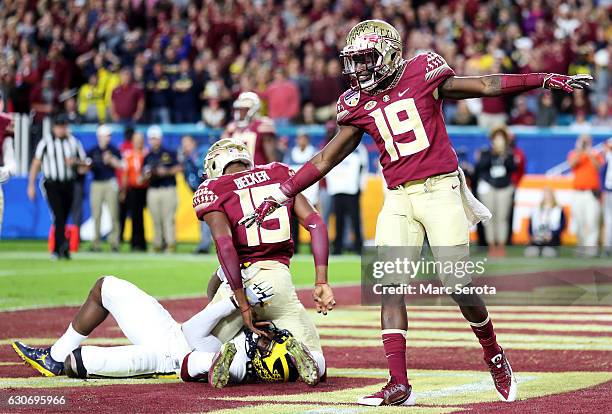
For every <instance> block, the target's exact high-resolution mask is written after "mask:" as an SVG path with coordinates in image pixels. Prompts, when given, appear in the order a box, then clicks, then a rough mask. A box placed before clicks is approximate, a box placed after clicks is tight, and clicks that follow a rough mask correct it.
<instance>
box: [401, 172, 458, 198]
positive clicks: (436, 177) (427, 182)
mask: <svg viewBox="0 0 612 414" xmlns="http://www.w3.org/2000/svg"><path fill="white" fill-rule="evenodd" d="M458 175H459V171H452V172H449V173H442V174H438V175H432V176H431V177H427V178H421V179H419V180H412V181H406V182H405V183H402V184H399V185H396V186H395V187H392V188H391V189H392V190H399V189H402V188H406V187H409V186H411V185H415V184H423V187H424V190H425V192H426V193H427V192H429V190H431V186H432V184H433V181H437V180H440V179H442V178H446V177H457V176H458Z"/></svg>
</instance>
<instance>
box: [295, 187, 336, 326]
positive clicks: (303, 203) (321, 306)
mask: <svg viewBox="0 0 612 414" xmlns="http://www.w3.org/2000/svg"><path fill="white" fill-rule="evenodd" d="M293 211H294V213H295V215H296V216H297V218H298V220H299V222H300V224H301V225H302V226H303V227H304V228H305V229H306V230H308V232H309V233H310V245H311V248H312V255H313V257H314V263H315V272H316V276H315V287H314V290H313V292H312V298H313V299H314V301H315V306H316V308H317V312H319V313H323V315H327V312H328V311H330V310H332V309H333V308H334V305H336V301H335V300H334V293H333V291H332V289H331V287H330V286H329V284H328V283H327V282H328V281H327V263H328V259H329V238H328V237H327V226H326V225H325V222H324V221H323V219H322V218H321V216H320V215H319V213H318V212H317V210H315V208H314V207H313V206H312V205H311V204H310V202H309V201H308V200H307V199H306V197H304V196H303V195H302V194H298V195H297V196H295V203H294V206H293Z"/></svg>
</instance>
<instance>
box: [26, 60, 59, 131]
mask: <svg viewBox="0 0 612 414" xmlns="http://www.w3.org/2000/svg"><path fill="white" fill-rule="evenodd" d="M52 82H53V72H51V71H47V72H45V73H44V75H43V77H42V82H41V83H40V84H37V85H34V86H33V88H32V91H31V93H30V105H31V107H32V110H33V111H34V122H42V120H43V118H45V117H47V116H50V115H51V114H52V113H53V110H54V108H55V107H56V105H57V100H58V93H57V92H56V91H55V89H53V85H52Z"/></svg>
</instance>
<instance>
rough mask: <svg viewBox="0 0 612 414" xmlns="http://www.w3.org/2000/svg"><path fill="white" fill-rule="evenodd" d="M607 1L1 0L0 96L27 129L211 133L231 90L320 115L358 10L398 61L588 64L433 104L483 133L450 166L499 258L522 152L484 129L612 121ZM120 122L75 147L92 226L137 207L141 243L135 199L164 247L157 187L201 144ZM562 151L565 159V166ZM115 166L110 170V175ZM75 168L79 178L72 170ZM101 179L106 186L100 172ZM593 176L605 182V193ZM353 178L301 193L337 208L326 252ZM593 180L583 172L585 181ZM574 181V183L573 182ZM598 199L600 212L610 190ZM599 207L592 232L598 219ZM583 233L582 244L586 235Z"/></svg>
mask: <svg viewBox="0 0 612 414" xmlns="http://www.w3.org/2000/svg"><path fill="white" fill-rule="evenodd" d="M611 11H612V8H611V5H610V3H609V2H606V1H578V0H567V1H561V0H551V1H537V0H535V1H524V0H518V1H508V0H489V1H475V0H451V1H413V2H410V1H394V0H386V1H374V0H358V1H350V0H338V1H331V0H313V1H287V0H285V1H282V0H277V1H273V0H267V1H265V0H262V1H245V0H234V1H226V2H218V1H210V0H204V1H189V0H175V1H164V0H108V1H102V0H93V1H83V0H67V1H62V0H41V1H34V0H6V1H4V2H3V6H2V8H1V9H0V100H2V101H3V104H4V108H6V110H7V111H8V112H17V113H25V114H30V115H31V119H32V120H33V122H34V124H35V125H34V128H33V132H34V134H36V131H37V128H36V124H37V123H40V121H42V120H43V119H44V118H45V117H47V116H52V115H57V113H60V114H61V115H62V116H63V118H62V119H63V120H62V121H61V122H63V123H68V124H79V123H95V124H105V123H118V124H123V126H125V127H126V130H127V131H132V129H131V128H130V127H131V126H133V125H134V124H137V123H138V124H145V123H151V124H166V123H201V124H203V125H206V126H208V127H213V128H223V127H225V126H226V125H227V123H228V122H229V121H231V120H232V117H233V115H232V103H233V102H234V101H235V99H236V97H237V96H238V95H239V94H240V93H241V92H244V91H255V92H257V94H258V95H259V97H260V98H261V100H262V103H263V106H262V111H261V112H262V115H267V116H269V117H270V118H272V119H273V121H274V123H275V124H276V125H277V126H283V125H287V124H289V123H293V124H323V123H327V125H329V124H330V123H331V124H333V121H332V120H333V119H334V117H335V112H336V100H337V98H338V96H339V95H340V94H341V93H342V92H343V91H344V90H345V89H346V88H347V83H346V79H345V78H344V76H343V75H342V73H341V72H342V70H341V64H340V61H339V59H338V52H339V50H340V49H341V48H342V46H343V45H344V41H345V36H346V33H347V32H348V30H349V29H350V27H352V26H353V25H354V24H355V23H357V22H358V21H360V20H362V19H367V18H378V19H384V20H386V21H388V22H390V23H391V24H393V25H394V26H395V27H397V28H398V29H399V31H400V33H401V34H402V37H403V38H404V39H406V44H405V46H404V48H405V50H406V53H405V55H406V56H413V55H415V54H417V53H419V52H420V51H423V50H435V51H437V52H438V53H440V54H441V55H442V56H443V57H444V58H445V59H446V60H447V62H448V64H449V66H451V67H452V68H454V70H455V71H456V73H457V74H461V75H478V74H486V73H496V72H506V73H527V72H538V71H541V72H557V73H568V74H577V73H589V74H591V75H593V77H594V82H593V83H592V86H591V88H590V89H588V90H584V91H583V90H578V91H576V92H575V93H573V94H570V95H568V94H563V93H556V92H551V91H549V90H544V89H538V90H534V91H532V92H530V93H527V94H524V95H521V96H518V97H511V98H505V97H490V98H482V99H470V100H466V101H452V100H447V101H446V102H445V105H444V111H445V119H446V122H447V123H449V124H454V125H480V126H482V127H485V128H488V129H490V130H491V131H492V132H491V136H490V137H491V147H490V148H487V149H484V150H483V151H482V152H481V154H480V155H479V157H478V158H477V164H476V165H474V166H472V167H471V168H470V166H468V165H465V163H464V165H463V167H464V169H465V170H466V171H471V172H472V178H473V179H474V180H473V183H474V187H473V189H474V192H475V193H476V194H477V195H478V196H479V197H480V198H481V199H482V201H483V202H484V203H485V204H486V205H487V206H488V207H489V208H490V209H491V210H492V211H493V212H494V217H495V219H494V220H493V221H492V222H491V223H489V224H488V225H486V226H485V227H484V229H483V230H482V232H481V235H480V236H481V239H482V240H483V241H486V242H487V244H488V245H489V246H490V247H491V253H492V254H497V255H503V254H504V253H503V246H504V245H505V244H506V242H507V241H508V239H509V237H510V233H511V231H510V229H511V228H512V224H511V220H512V217H513V214H512V207H513V199H514V190H515V188H516V186H517V184H518V181H520V178H521V176H522V174H523V173H524V171H525V164H526V160H525V157H524V153H522V151H520V149H519V148H517V147H516V144H515V142H514V139H513V137H512V135H511V134H509V133H508V131H507V130H506V129H504V128H501V129H496V127H499V126H504V125H537V126H554V125H570V128H575V129H576V130H577V131H581V132H582V131H584V130H586V129H587V128H588V127H589V126H608V127H612V116H611V111H612V88H611V87H610V75H611V74H610V72H611V70H610V68H611V65H610V53H612V45H611V42H610V38H611V37H612V25H610V15H611ZM54 119H57V118H54ZM330 128H331V129H330ZM330 128H328V130H329V131H328V132H329V133H331V132H332V131H333V127H330ZM40 130H42V129H38V131H40ZM132 132H133V131H132ZM132 132H129V133H128V134H127V135H126V136H127V137H128V139H126V143H125V145H124V147H122V148H114V147H112V145H111V146H110V147H108V148H107V146H108V145H109V144H108V142H106V141H107V138H108V134H109V130H108V129H105V128H102V129H99V130H98V141H99V146H98V147H97V148H94V149H93V150H92V151H93V152H91V153H88V154H87V159H90V160H93V162H94V164H93V166H87V168H88V169H89V170H91V171H92V175H93V181H94V186H95V188H96V191H93V192H92V194H91V204H92V207H93V210H94V219H95V221H96V222H98V225H99V221H100V214H101V205H102V204H104V203H107V204H108V203H111V204H113V206H114V205H115V203H119V207H118V208H114V207H112V208H111V209H110V210H111V213H112V216H113V217H112V222H113V232H112V237H110V238H109V241H110V243H111V245H112V246H111V247H112V248H113V249H116V248H117V247H118V246H117V244H118V240H119V237H120V236H119V235H121V234H122V233H123V230H122V227H123V224H122V223H123V222H124V221H125V216H126V214H129V215H131V216H132V221H133V226H134V218H135V217H136V223H135V227H133V230H136V231H135V232H134V231H133V233H132V234H133V240H132V248H133V249H134V250H142V249H145V248H146V243H145V241H144V229H143V224H142V210H143V209H144V208H145V206H147V207H148V208H149V210H150V211H151V212H152V215H153V216H155V217H154V221H155V240H154V242H153V245H154V248H155V250H160V251H161V250H163V249H166V250H169V251H173V250H174V248H175V239H174V237H175V235H174V232H175V230H174V222H173V220H168V219H167V218H168V217H169V216H173V213H172V212H173V211H175V210H176V205H170V204H172V203H170V204H169V205H165V204H166V203H165V201H167V200H169V197H166V195H167V193H168V191H174V190H173V188H174V186H175V180H174V174H176V173H177V172H178V171H180V170H182V171H183V172H184V174H185V176H186V179H187V181H188V183H189V185H190V187H191V188H192V189H194V190H195V188H197V185H198V184H199V176H200V173H201V171H199V167H198V166H199V165H201V159H202V151H203V150H204V149H205V148H204V149H203V148H199V150H198V148H197V143H195V142H194V141H193V139H191V138H190V137H185V138H184V139H183V141H182V145H181V148H180V150H179V151H178V154H177V153H175V152H174V151H172V150H170V149H165V148H163V147H161V146H160V145H161V139H162V136H161V130H160V129H159V128H157V129H155V128H153V129H150V130H149V131H148V133H147V136H146V139H145V137H144V136H143V135H141V134H139V133H136V134H134V136H133V137H132ZM283 138H284V137H281V139H279V140H277V158H278V159H279V160H283V161H285V162H287V163H289V164H291V165H294V166H299V165H300V164H301V163H303V162H304V161H305V160H307V159H308V158H309V156H310V155H311V154H312V153H313V152H314V151H315V148H314V147H313V146H312V145H311V144H310V143H309V142H308V136H306V135H302V136H300V137H298V139H296V146H295V147H293V148H288V146H287V140H286V139H283ZM156 140H157V142H156ZM584 140H585V139H584V138H581V141H580V142H581V143H582V142H583V141H584ZM147 141H148V144H149V145H148V146H147V145H146V144H145V143H146V142H147ZM147 147H148V148H147ZM577 150H579V151H578V152H579V153H580V156H581V159H582V158H584V156H586V155H584V150H583V149H582V144H580V145H577ZM363 151H364V149H363V148H360V149H359V151H358V152H356V153H355V154H354V157H352V158H351V159H350V160H352V161H350V160H349V162H347V164H346V165H344V166H343V168H345V169H346V171H351V173H350V175H351V176H355V177H359V176H360V175H361V173H362V172H363V171H367V160H366V161H363V159H364V157H363V154H362V152H363ZM610 153H612V152H610ZM105 154H106V155H105ZM155 154H157V155H155ZM459 156H460V158H462V154H461V153H460V151H459ZM147 157H148V161H147ZM463 157H464V158H465V154H463ZM573 157H574V156H573V155H572V156H570V157H569V159H570V166H571V167H572V168H574V169H575V167H576V163H575V162H574V161H573ZM598 157H599V158H602V157H601V156H598ZM599 158H598V159H599ZM593 159H595V158H593ZM162 160H164V161H163V162H162ZM586 160H587V161H589V160H591V158H589V157H587V159H586ZM119 161H121V165H122V166H123V169H119V170H118V171H119V172H117V171H115V170H116V166H117V165H118V164H117V163H118V162H119ZM606 165H607V164H606ZM364 166H365V168H364ZM83 168H85V166H84V167H83ZM593 168H595V170H597V174H593ZM601 168H606V167H604V166H603V163H602V162H599V163H598V164H597V165H594V166H591V170H590V173H589V174H590V175H589V180H590V181H589V185H588V190H589V191H592V190H595V188H591V187H595V184H594V178H593V177H594V176H595V175H597V176H598V177H599V175H600V174H599V172H600V170H601ZM340 170H341V169H339V170H338V171H340ZM502 171H503V173H501V172H502ZM338 174H339V173H338ZM338 174H336V175H338ZM611 174H612V173H611ZM341 175H342V174H339V175H338V176H339V177H340V181H342V177H341ZM604 177H607V173H604ZM610 177H612V175H610ZM76 179H77V183H76V188H77V189H78V186H79V184H78V180H79V179H80V180H81V186H82V174H81V175H79V176H78V177H77V178H76ZM115 179H117V180H118V183H119V184H120V185H119V187H118V188H117V186H116V185H114V184H113V185H111V184H110V183H109V180H115ZM598 180H599V178H598ZM608 180H609V179H608V178H605V180H604V181H605V189H606V190H607V189H608V187H609V188H610V189H612V184H610V183H609V182H608ZM608 184H609V185H608ZM362 185H363V180H361V179H357V180H356V181H355V182H352V183H350V185H348V184H347V183H346V182H344V181H342V188H341V189H339V190H338V189H337V188H336V187H337V186H335V185H334V175H333V174H330V176H328V177H327V179H326V183H325V184H323V185H322V186H321V189H320V190H321V191H320V194H318V195H317V196H316V197H314V200H315V201H319V202H320V207H321V208H322V209H323V214H324V216H325V218H326V219H327V218H328V217H329V214H330V211H331V210H332V207H331V206H332V205H333V210H334V213H335V214H336V215H342V216H344V217H345V220H346V221H345V220H341V221H340V222H338V224H337V228H336V231H337V232H338V233H339V234H341V235H342V237H340V238H339V240H340V241H336V244H335V245H334V253H340V252H341V251H342V250H343V249H345V248H350V249H351V250H354V251H356V252H359V251H360V249H361V244H362V240H361V234H360V233H361V229H360V224H359V222H360V220H359V219H358V218H359V216H360V212H359V210H358V208H357V207H358V203H355V202H354V200H355V197H358V196H359V194H360V191H361V188H362ZM347 186H348V187H350V191H349V190H347V189H346V188H345V187H347ZM601 186H602V182H601V181H597V185H596V187H597V191H599V189H600V188H601ZM147 187H148V188H147ZM582 187H583V185H582V184H576V189H578V190H580V191H582V190H583V188H582ZM81 188H82V187H81ZM77 193H78V191H77ZM81 193H82V190H81ZM109 194H110V195H109ZM606 194H607V193H606ZM583 198H584V200H583V203H582V205H583V207H580V209H579V210H576V211H583V212H585V211H586V210H585V209H589V210H588V211H595V210H593V209H595V204H593V199H592V198H590V197H587V195H586V194H585V195H584V197H583ZM155 199H158V200H159V202H156V201H155ZM332 199H333V200H334V201H333V202H332V201H331V200H332ZM544 199H545V202H544V203H543V206H544V205H545V206H547V207H546V208H549V207H550V208H553V207H556V202H555V201H554V194H553V193H551V192H547V193H546V196H545V197H544ZM604 199H605V200H606V202H607V203H608V204H609V205H610V207H609V208H610V210H611V211H612V198H610V197H607V198H605V197H604ZM608 199H609V200H608ZM109 200H110V201H109ZM80 202H82V196H81V199H79V198H78V197H76V199H75V202H74V204H75V206H77V208H76V210H75V209H74V206H73V215H74V214H75V211H76V216H77V218H76V219H75V218H74V217H73V221H75V220H76V222H80V219H79V218H78V217H79V216H80V214H79V213H78V211H80V209H79V208H78V205H79V203H80ZM341 202H342V203H341ZM589 203H590V204H589ZM597 203H598V205H599V201H597ZM355 208H357V210H355ZM606 208H607V207H605V206H604V210H605V209H606ZM600 210H601V209H600ZM600 210H597V216H598V215H599V214H600ZM155 211H157V213H154V212H155ZM608 214H609V217H608V218H607V219H606V220H607V221H608V220H609V221H610V224H609V225H608V226H607V227H610V228H612V213H608ZM549 216H550V215H548V216H547V217H549ZM557 216H558V214H556V215H555V216H554V217H555V218H557ZM586 216H587V217H592V216H593V214H586ZM156 217H157V220H156V219H155V218H156ZM164 217H165V218H166V220H164ZM598 217H599V216H598ZM534 220H535V222H536V224H537V225H538V226H540V227H542V226H544V224H546V223H544V224H543V223H542V219H539V218H537V217H536V218H534V217H532V224H533V222H534ZM538 220H539V221H538ZM556 220H557V222H556V223H555V224H554V225H552V227H555V229H554V231H553V232H552V233H554V234H555V235H554V236H551V234H552V233H551V231H550V228H549V229H548V230H546V231H547V232H548V233H546V235H545V236H542V234H543V233H542V232H543V231H540V230H537V229H535V230H532V232H531V234H532V238H533V240H534V245H538V246H540V245H542V240H541V239H542V237H544V239H546V242H547V243H548V242H551V240H552V242H553V243H554V244H558V243H557V241H558V239H559V233H560V231H561V230H560V229H562V228H563V226H564V224H565V218H564V217H558V219H556ZM345 224H347V225H346V226H345ZM536 227H537V226H536ZM549 227H551V226H549ZM587 227H588V226H587ZM580 228H581V229H584V228H586V227H585V226H582V227H580ZM99 232H100V230H99V227H96V230H95V233H96V235H95V238H94V243H93V246H92V249H93V250H98V249H99ZM549 233H550V234H549ZM345 235H346V236H350V237H344V236H345ZM295 237H296V235H294V238H295ZM581 237H583V236H581ZM592 237H593V236H592V235H589V236H584V237H583V238H582V239H581V240H583V241H584V242H585V243H587V241H586V240H591V239H592ZM610 237H612V236H610ZM343 238H345V239H346V241H345V242H344V243H343V242H342V239H343ZM209 245H210V235H209V234H207V229H206V227H205V225H203V226H202V242H201V243H200V246H198V251H201V252H203V251H207V250H208V248H209ZM540 247H541V246H540Z"/></svg>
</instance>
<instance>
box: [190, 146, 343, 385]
mask: <svg viewBox="0 0 612 414" xmlns="http://www.w3.org/2000/svg"><path fill="white" fill-rule="evenodd" d="M205 170H206V174H207V176H208V177H209V179H208V180H206V181H205V182H203V183H202V184H201V185H200V187H199V188H198V190H197V191H196V193H195V194H194V198H193V207H194V209H195V212H196V215H197V217H198V218H199V219H200V220H205V221H206V222H207V223H208V225H209V227H210V229H211V232H212V235H213V238H214V240H215V244H216V246H217V255H218V257H219V263H220V264H221V270H220V271H219V272H218V274H219V277H220V279H223V280H225V281H226V282H227V283H223V284H222V285H221V286H220V288H219V289H218V290H216V294H215V295H214V297H213V299H212V302H211V304H215V303H217V302H218V301H222V300H224V299H225V298H227V297H229V296H231V295H232V294H233V295H235V297H236V300H238V301H239V306H240V311H241V315H242V317H241V316H240V315H238V314H232V315H230V316H229V317H227V318H225V319H224V320H222V321H221V322H220V323H219V324H218V325H217V327H216V328H215V329H214V330H213V334H214V335H215V336H216V337H217V338H219V339H221V340H222V341H224V342H226V341H229V340H231V338H233V337H234V336H235V335H236V333H237V332H239V331H240V330H241V329H242V326H243V325H244V326H246V327H247V328H249V330H250V331H252V332H253V333H254V334H256V335H257V336H258V337H261V336H266V333H265V332H263V331H262V330H260V329H259V328H258V327H257V326H255V324H254V323H253V320H254V319H255V317H256V319H259V320H269V321H272V322H273V323H274V324H275V325H276V326H278V327H281V328H284V329H287V330H289V332H291V334H292V335H293V336H294V339H292V338H288V339H287V341H286V342H284V343H283V344H286V348H287V352H288V353H289V354H290V355H292V357H293V358H294V359H295V360H296V365H298V366H304V364H306V362H310V360H314V361H315V362H316V364H317V367H318V369H317V370H310V371H316V372H318V375H316V376H314V374H313V376H312V378H311V379H308V378H309V376H308V375H306V374H305V373H300V374H301V376H302V378H304V380H305V381H306V382H308V383H309V384H313V385H314V384H316V383H317V382H318V380H319V376H322V375H323V374H324V372H325V358H324V357H323V352H322V350H321V344H320V340H319V334H318V332H317V330H316V328H315V325H314V323H313V321H312V320H311V318H310V317H309V316H308V313H307V312H306V310H305V309H304V306H303V305H302V303H301V302H300V301H299V299H298V297H297V294H296V291H295V286H294V285H293V282H292V277H291V273H290V272H289V262H290V259H291V256H292V255H293V241H292V240H291V215H292V214H295V215H296V216H297V218H298V220H299V221H300V223H301V224H302V225H303V226H304V228H305V229H306V230H308V231H309V232H310V236H311V246H312V252H313V256H314V262H315V269H316V281H315V288H314V291H313V297H314V299H315V303H316V306H317V310H318V311H319V312H322V313H324V314H326V313H327V311H329V310H331V309H333V306H334V305H335V301H334V297H333V293H332V290H331V288H330V287H329V285H328V284H327V261H328V255H329V248H328V246H329V244H328V238H327V229H326V226H325V223H324V222H323V220H322V219H321V217H320V216H319V214H318V213H317V212H316V210H315V209H314V208H313V207H312V206H311V205H310V203H309V202H308V200H306V198H305V197H303V196H302V195H301V194H298V195H297V196H296V197H295V199H292V200H289V201H288V202H287V203H286V204H284V205H282V206H280V208H278V209H277V210H276V212H275V213H274V214H272V215H270V216H269V217H267V218H266V220H265V221H264V223H263V224H262V226H261V228H250V229H247V228H245V227H244V226H242V225H241V222H242V220H244V218H245V217H247V216H249V215H250V214H251V213H252V212H253V210H254V209H255V206H256V205H257V204H258V203H259V202H260V201H263V199H264V198H265V197H267V196H268V195H269V194H270V193H271V192H272V191H274V190H275V189H276V190H278V187H279V186H280V183H281V182H283V181H284V180H286V179H288V178H289V177H290V176H291V174H292V172H291V170H290V169H289V167H288V166H286V165H284V164H281V163H277V162H275V163H271V164H268V165H263V166H256V167H253V159H252V156H251V154H250V153H249V151H248V150H247V148H246V146H245V145H244V144H242V143H240V142H238V141H234V140H230V139H222V140H220V141H218V142H216V143H215V144H214V145H213V146H212V147H211V148H210V150H209V151H208V153H207V154H206V158H205ZM241 269H242V270H241ZM263 282H266V283H269V284H270V286H271V287H272V292H273V293H274V298H273V299H272V300H270V301H269V302H268V303H267V304H266V306H265V307H259V308H256V309H251V307H250V306H249V305H248V303H244V301H245V299H244V297H243V296H242V295H241V294H240V293H241V292H242V288H243V284H244V286H247V287H249V286H252V285H253V284H258V283H263ZM212 290H215V289H212ZM232 291H233V292H232ZM281 345H282V344H281ZM224 348H225V347H224ZM279 349H280V348H279ZM227 354H228V355H229V354H231V350H227ZM224 359H227V360H229V359H231V358H229V357H227V358H226V357H224ZM214 371H215V370H213V374H214ZM220 371H221V373H222V376H224V375H225V373H224V372H223V370H220ZM211 383H213V384H215V385H217V386H219V385H221V386H222V385H225V384H224V383H226V382H225V381H224V378H221V379H219V380H217V379H216V376H215V375H213V380H212V381H211Z"/></svg>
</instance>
